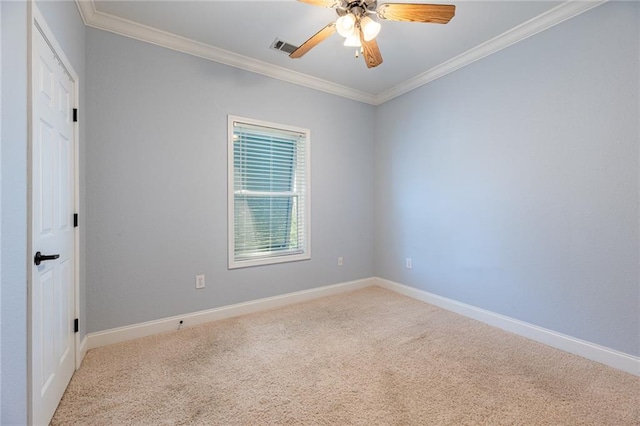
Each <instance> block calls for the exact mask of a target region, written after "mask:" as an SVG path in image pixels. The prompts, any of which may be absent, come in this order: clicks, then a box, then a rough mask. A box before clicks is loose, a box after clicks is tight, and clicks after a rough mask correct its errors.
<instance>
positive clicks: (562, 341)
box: [375, 278, 640, 376]
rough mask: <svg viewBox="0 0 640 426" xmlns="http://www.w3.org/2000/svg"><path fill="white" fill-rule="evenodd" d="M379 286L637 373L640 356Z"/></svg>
mask: <svg viewBox="0 0 640 426" xmlns="http://www.w3.org/2000/svg"><path fill="white" fill-rule="evenodd" d="M375 283H376V285H377V286H378V287H382V288H385V289H387V290H391V291H394V292H396V293H399V294H402V295H405V296H408V297H411V298H412V299H416V300H420V301H422V302H426V303H429V304H432V305H435V306H438V307H440V308H443V309H446V310H448V311H451V312H455V313H457V314H460V315H463V316H465V317H468V318H471V319H474V320H477V321H480V322H483V323H485V324H488V325H491V326H493V327H497V328H500V329H502V330H505V331H508V332H510V333H514V334H517V335H519V336H522V337H526V338H527V339H531V340H535V341H536V342H540V343H543V344H545V345H548V346H551V347H554V348H556V349H560V350H562V351H565V352H569V353H572V354H574V355H578V356H581V357H583V358H587V359H590V360H592V361H596V362H599V363H601V364H604V365H607V366H609V367H613V368H616V369H618V370H622V371H624V372H627V373H631V374H634V375H636V376H640V357H637V356H633V355H630V354H626V353H624V352H619V351H616V350H614V349H610V348H607V347H604V346H600V345H597V344H595V343H591V342H587V341H585V340H581V339H577V338H575V337H571V336H567V335H566V334H562V333H558V332H556V331H553V330H549V329H546V328H543V327H539V326H537V325H533V324H529V323H527V322H524V321H520V320H517V319H514V318H511V317H508V316H505V315H500V314H497V313H495V312H491V311H487V310H484V309H481V308H477V307H475V306H472V305H467V304H466V303H462V302H458V301H456V300H453V299H449V298H446V297H442V296H438V295H436V294H433V293H429V292H427V291H424V290H420V289H417V288H414V287H409V286H407V285H404V284H399V283H396V282H393V281H389V280H386V279H384V278H375Z"/></svg>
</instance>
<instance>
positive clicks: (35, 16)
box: [27, 0, 82, 425]
mask: <svg viewBox="0 0 640 426" xmlns="http://www.w3.org/2000/svg"><path fill="white" fill-rule="evenodd" d="M27 16H28V19H29V24H28V27H27V74H28V77H27V78H28V82H27V123H28V126H27V127H28V129H27V390H28V392H27V393H28V396H27V407H28V412H27V422H28V424H29V425H31V424H33V418H34V413H33V410H34V407H33V392H34V389H33V377H32V371H33V369H32V363H33V359H32V356H33V354H32V347H33V333H32V329H33V311H34V307H33V306H32V304H33V301H32V299H33V298H32V294H33V264H32V262H33V253H34V250H33V249H34V248H33V223H32V221H33V200H32V197H33V125H34V123H33V71H34V68H33V63H32V62H33V59H32V55H33V41H34V38H35V36H36V34H37V33H36V32H37V31H39V32H41V33H42V35H43V36H44V38H45V40H46V41H47V43H48V44H49V46H50V47H51V49H52V50H53V52H54V54H55V55H56V56H57V57H58V59H59V60H60V62H61V63H62V65H63V66H64V68H65V69H66V71H67V72H68V73H69V75H70V76H71V79H72V80H73V82H72V86H73V91H74V95H73V101H72V102H73V105H72V108H78V105H79V104H80V79H79V77H78V73H76V71H75V70H74V69H73V66H72V65H71V61H69V59H68V58H67V56H66V55H65V53H64V51H63V50H62V47H61V46H60V44H59V43H58V41H57V40H56V38H55V35H54V33H53V31H52V30H51V28H50V27H49V25H48V24H47V22H46V20H45V19H44V16H43V15H42V13H41V12H40V10H39V9H38V7H37V6H36V4H35V1H34V0H29V1H28V3H27ZM73 156H74V161H73V205H74V210H75V213H76V214H80V178H79V176H80V122H79V121H78V122H76V123H74V126H73ZM73 229H74V242H73V245H74V247H73V252H74V253H73V257H74V271H73V281H74V282H73V293H74V294H73V299H74V303H73V309H74V318H79V317H80V227H79V226H77V227H74V228H73ZM73 340H74V351H73V352H74V358H75V360H74V364H75V369H76V370H77V369H78V368H80V363H81V362H82V357H81V355H82V353H81V342H80V333H79V332H78V333H75V335H74V339H73Z"/></svg>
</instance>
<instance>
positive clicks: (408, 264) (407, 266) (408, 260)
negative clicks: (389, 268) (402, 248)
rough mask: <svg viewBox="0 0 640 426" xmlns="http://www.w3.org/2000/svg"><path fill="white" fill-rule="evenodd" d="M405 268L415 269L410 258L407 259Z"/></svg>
mask: <svg viewBox="0 0 640 426" xmlns="http://www.w3.org/2000/svg"><path fill="white" fill-rule="evenodd" d="M405 266H406V268H407V269H411V268H413V262H412V261H411V258H410V257H407V259H406V261H405Z"/></svg>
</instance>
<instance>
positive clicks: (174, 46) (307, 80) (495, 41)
mask: <svg viewBox="0 0 640 426" xmlns="http://www.w3.org/2000/svg"><path fill="white" fill-rule="evenodd" d="M607 1H609V0H569V1H565V2H564V3H561V4H560V5H558V6H556V7H554V8H553V9H551V10H549V11H547V12H545V13H542V14H540V15H538V16H536V17H534V18H532V19H530V20H528V21H526V22H524V23H522V24H520V25H518V26H516V27H514V28H512V29H510V30H507V31H506V32H504V33H502V34H500V35H498V36H496V37H494V38H492V39H491V40H488V41H486V42H484V43H482V44H480V45H478V46H476V47H474V48H472V49H469V50H467V51H466V52H464V53H461V54H460V55H458V56H456V57H454V58H452V59H449V60H448V61H445V62H443V63H442V64H440V65H437V66H435V67H433V68H431V69H430V70H427V71H425V72H423V73H421V74H418V75H417V76H415V77H412V78H410V79H409V80H407V81H405V82H403V83H400V84H398V85H397V86H394V87H392V88H390V89H388V90H385V91H384V92H381V93H378V94H375V95H374V94H371V93H366V92H363V91H360V90H356V89H353V88H351V87H347V86H343V85H340V84H337V83H333V82H331V81H328V80H323V79H321V78H317V77H313V76H310V75H307V74H303V73H300V72H297V71H292V70H289V69H287V68H283V67H280V66H277V65H273V64H270V63H267V62H263V61H260V60H257V59H253V58H249V57H247V56H243V55H239V54H237V53H234V52H230V51H228V50H224V49H220V48H217V47H214V46H211V45H208V44H205V43H201V42H198V41H195V40H192V39H189V38H186V37H182V36H179V35H176V34H173V33H170V32H167V31H163V30H159V29H157V28H154V27H150V26H148V25H143V24H140V23H138V22H134V21H131V20H128V19H124V18H120V17H118V16H115V15H111V14H109V13H105V12H101V11H99V10H97V9H96V7H95V3H94V2H93V0H76V4H77V6H78V10H79V11H80V15H81V17H82V20H83V22H84V23H85V25H87V26H89V27H93V28H97V29H100V30H104V31H109V32H112V33H115V34H119V35H122V36H125V37H129V38H133V39H136V40H140V41H144V42H147V43H151V44H155V45H157V46H161V47H165V48H167V49H171V50H175V51H178V52H182V53H186V54H189V55H193V56H197V57H200V58H203V59H208V60H210V61H214V62H219V63H221V64H225V65H230V66H232V67H236V68H240V69H244V70H247V71H251V72H255V73H257V74H262V75H265V76H267V77H272V78H275V79H278V80H282V81H286V82H289V83H293V84H297V85H300V86H304V87H308V88H310V89H314V90H318V91H321V92H325V93H329V94H332V95H336V96H341V97H343V98H347V99H351V100H354V101H358V102H362V103H365V104H369V105H381V104H383V103H385V102H387V101H390V100H391V99H393V98H395V97H398V96H400V95H403V94H405V93H407V92H410V91H412V90H414V89H417V88H418V87H420V86H423V85H425V84H427V83H429V82H431V81H433V80H436V79H438V78H440V77H444V76H445V75H447V74H449V73H451V72H454V71H456V70H458V69H460V68H462V67H464V66H467V65H469V64H471V63H473V62H475V61H477V60H480V59H482V58H484V57H486V56H489V55H491V54H493V53H495V52H498V51H500V50H502V49H504V48H505V47H509V46H511V45H512V44H515V43H517V42H519V41H522V40H524V39H526V38H528V37H531V36H532V35H535V34H537V33H539V32H541V31H544V30H546V29H548V28H551V27H553V26H554V25H557V24H560V23H562V22H564V21H566V20H567V19H570V18H573V17H574V16H577V15H579V14H581V13H583V12H586V11H587V10H590V9H592V8H594V7H596V6H599V5H601V4H603V3H606V2H607Z"/></svg>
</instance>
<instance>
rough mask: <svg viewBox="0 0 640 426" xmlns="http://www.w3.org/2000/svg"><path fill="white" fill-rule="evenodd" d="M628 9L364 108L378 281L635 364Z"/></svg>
mask: <svg viewBox="0 0 640 426" xmlns="http://www.w3.org/2000/svg"><path fill="white" fill-rule="evenodd" d="M639 7H640V6H639V4H638V3H628V2H619V3H618V2H616V3H610V4H605V5H603V6H600V7H597V8H595V9H593V10H591V11H589V12H587V13H584V14H583V15H580V16H578V17H576V18H574V19H571V20H570V21H567V22H566V23H563V24H562V25H559V26H556V27H554V28H551V29H549V30H548V31H545V32H542V33H540V34H538V35H536V36H534V37H531V38H529V39H527V40H525V41H523V42H521V43H518V44H516V45H514V46H511V47H509V48H507V49H505V50H503V51H501V52H498V53H497V54H494V55H492V56H490V57H487V58H485V59H483V60H481V61H479V62H476V63H474V64H472V65H470V66H467V67H466V68H463V69H461V70H459V71H456V72H455V73H452V74H449V75H448V76H446V77H443V78H441V79H439V80H437V81H434V82H432V83H430V84H429V85H427V86H424V87H422V88H420V89H418V90H415V91H413V92H411V93H409V94H406V95H404V96H402V97H400V98H397V99H395V100H393V101H390V102H388V103H386V104H384V105H382V106H380V107H379V108H377V109H376V134H375V137H376V143H375V158H376V161H375V163H376V164H375V176H376V200H375V212H376V218H375V228H376V244H375V246H376V252H375V265H376V274H377V275H378V276H381V277H383V278H387V279H390V280H393V281H396V282H400V283H404V284H407V285H410V286H413V287H416V288H420V289H423V290H426V291H429V292H432V293H435V294H438V295H441V296H445V297H448V298H452V299H455V300H458V301H461V302H464V303H468V304H471V305H474V306H478V307H480V308H484V309H488V310H490V311H493V312H497V313H500V314H504V315H508V316H510V317H513V318H517V319H520V320H523V321H526V322H529V323H533V324H537V325H540V326H542V327H546V328H549V329H552V330H555V331H558V332H560V333H565V334H568V335H570V336H574V337H577V338H580V339H584V340H587V341H590V342H594V343H597V344H600V345H603V346H607V347H609V348H613V349H617V350H619V351H623V352H626V353H629V354H633V355H640V347H639V346H640V342H639V324H640V318H639V306H640V299H639V293H638V287H639V282H640V274H639V265H638V259H639V252H638V250H639V249H638V241H639V232H638V218H639V210H638V203H639V179H638V162H639V159H638V157H639V155H638V154H639V151H638V148H639V137H640V130H639V123H638V122H639V119H638V117H639V116H640V115H639V114H640V111H639V77H638V76H639V75H640V68H639V63H638V60H639V59H638V58H639V49H640V40H639V33H638V32H639V28H640V12H639ZM406 257H411V258H413V269H411V270H409V269H405V268H404V259H405V258H406Z"/></svg>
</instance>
